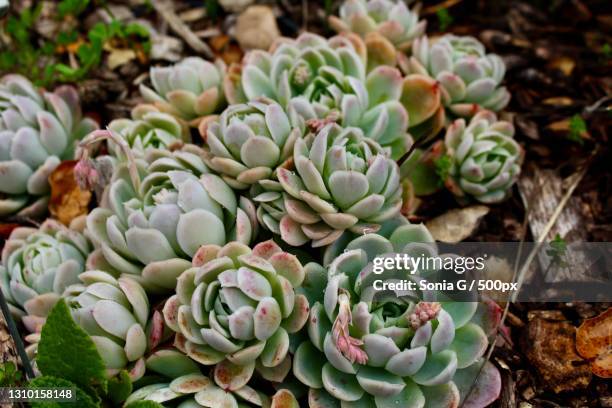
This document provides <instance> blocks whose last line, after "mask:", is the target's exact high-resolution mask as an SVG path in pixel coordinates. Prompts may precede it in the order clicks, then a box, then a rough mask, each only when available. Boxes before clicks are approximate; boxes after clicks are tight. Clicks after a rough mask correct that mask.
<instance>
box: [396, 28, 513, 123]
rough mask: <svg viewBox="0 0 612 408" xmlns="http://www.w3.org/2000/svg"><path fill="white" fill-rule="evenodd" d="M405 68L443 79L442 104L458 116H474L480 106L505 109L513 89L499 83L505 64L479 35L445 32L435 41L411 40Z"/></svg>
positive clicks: (425, 39) (438, 79) (498, 109)
mask: <svg viewBox="0 0 612 408" xmlns="http://www.w3.org/2000/svg"><path fill="white" fill-rule="evenodd" d="M403 66H404V69H405V70H407V71H409V72H411V73H416V74H423V75H429V76H431V77H432V78H434V79H435V80H436V81H438V82H439V83H440V88H441V92H442V101H443V104H444V105H445V106H446V107H447V108H448V110H449V111H450V112H452V113H453V114H454V115H456V116H463V117H466V116H467V117H469V116H473V115H474V114H475V113H476V112H478V111H479V110H481V109H488V110H492V111H495V112H497V111H500V110H502V109H503V108H504V107H505V106H506V105H507V104H508V102H509V101H510V93H509V92H508V90H507V89H506V87H504V86H500V83H501V82H502V81H503V79H504V75H505V73H506V67H505V65H504V62H503V61H502V59H501V58H500V57H499V56H498V55H496V54H487V53H486V50H485V47H484V45H483V44H482V43H480V42H479V41H478V40H477V39H475V38H473V37H469V36H463V37H460V36H455V35H452V34H446V35H444V36H443V37H441V38H439V39H437V40H436V41H431V42H430V41H429V39H428V38H427V37H426V36H424V37H421V38H418V39H417V40H415V41H414V43H413V44H412V57H411V58H410V59H409V60H408V61H407V62H406V63H405V64H403Z"/></svg>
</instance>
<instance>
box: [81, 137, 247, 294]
mask: <svg viewBox="0 0 612 408" xmlns="http://www.w3.org/2000/svg"><path fill="white" fill-rule="evenodd" d="M94 136H95V135H94ZM201 154H202V151H201V149H200V148H198V147H197V146H194V145H185V146H184V147H183V148H182V149H181V150H176V151H173V152H169V151H167V150H152V151H149V152H148V153H147V155H146V157H145V160H137V159H136V160H135V161H128V162H126V163H123V164H120V165H119V166H118V167H117V169H116V171H115V173H114V175H113V179H112V181H111V183H110V185H109V186H108V187H107V193H106V197H105V200H104V203H103V204H104V205H102V206H100V207H98V208H95V209H94V210H93V211H92V212H91V213H90V214H89V215H88V216H87V231H88V234H89V236H91V239H92V241H93V242H94V243H95V244H96V245H97V246H98V247H99V248H100V249H101V252H102V254H103V256H104V258H105V259H106V261H107V262H108V264H110V265H111V266H112V267H114V268H115V269H116V270H117V271H120V272H121V273H124V274H129V275H130V276H131V277H132V278H133V279H136V280H137V281H138V282H139V283H141V284H142V285H143V286H144V287H145V289H146V290H147V291H151V292H169V291H172V290H174V287H175V286H176V277H177V276H178V275H179V274H180V273H182V272H183V271H184V270H185V269H188V268H190V267H191V262H190V260H191V257H192V256H193V255H194V254H195V253H196V251H197V249H198V248H199V247H200V246H201V245H204V244H216V245H223V244H225V243H226V242H228V241H233V240H237V241H240V242H243V243H247V244H248V243H250V242H251V240H252V239H253V238H254V237H255V236H256V232H257V219H256V215H255V206H254V205H253V203H252V202H251V201H249V200H248V199H247V198H245V197H237V196H236V194H235V193H234V191H233V190H232V189H231V188H230V187H229V186H228V185H227V184H226V183H225V182H224V181H223V179H221V177H219V176H217V175H214V174H211V173H210V172H209V170H208V168H207V167H206V165H205V164H204V162H203V161H202V159H201Z"/></svg>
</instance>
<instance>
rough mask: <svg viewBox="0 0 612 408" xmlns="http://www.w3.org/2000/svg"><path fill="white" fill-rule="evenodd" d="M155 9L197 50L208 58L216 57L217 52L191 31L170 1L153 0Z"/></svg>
mask: <svg viewBox="0 0 612 408" xmlns="http://www.w3.org/2000/svg"><path fill="white" fill-rule="evenodd" d="M151 3H152V4H153V8H155V11H157V12H158V13H159V15H160V16H161V17H162V18H163V19H164V20H165V21H166V22H167V23H168V25H169V26H170V28H172V30H173V31H174V32H175V33H176V34H178V35H179V36H180V37H181V38H182V39H183V40H185V42H186V43H187V44H189V46H190V47H191V48H193V49H194V50H195V51H197V52H200V53H202V54H204V56H205V57H206V58H209V59H214V58H215V54H214V53H213V52H212V50H211V49H210V47H209V46H208V45H207V44H206V43H205V42H204V41H202V40H200V38H198V36H197V35H196V34H195V33H194V32H193V31H191V29H190V28H189V27H188V26H187V24H185V23H184V22H183V21H182V20H181V19H180V18H179V16H177V15H176V13H175V12H174V10H173V9H172V7H171V6H170V5H169V3H167V2H165V1H162V0H153V1H152V2H151Z"/></svg>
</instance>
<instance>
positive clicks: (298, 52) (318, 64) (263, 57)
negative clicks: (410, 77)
mask: <svg viewBox="0 0 612 408" xmlns="http://www.w3.org/2000/svg"><path fill="white" fill-rule="evenodd" d="M364 63H365V45H364V44H363V41H362V40H361V39H360V38H359V37H358V36H336V37H332V38H330V39H326V38H323V37H321V36H319V35H317V34H313V33H309V32H307V33H303V34H301V35H300V36H299V37H297V38H296V39H289V38H283V39H281V40H279V41H277V42H276V43H275V44H274V45H273V46H272V47H271V50H270V52H265V51H261V50H253V51H250V52H249V53H247V54H246V55H245V57H244V60H243V61H242V64H240V65H236V64H234V65H232V66H230V69H229V72H228V75H227V77H226V79H225V82H224V88H225V94H226V96H227V99H228V101H229V102H230V103H245V102H248V101H251V100H254V99H256V98H259V97H262V96H265V97H268V98H270V99H272V100H275V101H277V102H279V103H280V104H281V105H282V106H284V107H286V106H287V104H288V103H289V100H290V99H291V98H293V97H295V96H299V95H302V94H304V93H307V92H308V89H309V88H312V87H317V83H318V82H319V81H320V80H321V79H322V78H321V76H322V75H327V76H329V75H330V73H331V74H333V75H335V76H340V77H345V76H350V77H353V78H356V79H358V80H361V81H363V80H364V79H365V65H364Z"/></svg>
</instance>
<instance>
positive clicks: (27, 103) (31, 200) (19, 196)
mask: <svg viewBox="0 0 612 408" xmlns="http://www.w3.org/2000/svg"><path fill="white" fill-rule="evenodd" d="M96 128H97V125H96V123H95V122H94V121H93V120H91V119H88V118H85V119H84V118H82V116H81V107H80V105H79V97H78V94H77V92H76V90H75V89H74V88H72V87H70V86H61V87H58V88H57V89H56V90H55V91H54V92H53V93H51V92H43V91H40V90H38V89H37V88H35V87H34V85H33V84H32V83H31V82H30V81H28V80H27V79H26V78H24V77H22V76H20V75H15V74H11V75H6V76H4V77H3V78H2V79H0V217H1V216H5V215H8V214H13V213H15V212H18V211H20V210H21V212H20V214H21V215H24V216H25V215H38V214H40V213H44V212H46V208H47V202H48V193H49V190H50V187H49V182H48V180H47V179H48V177H49V175H50V174H51V173H52V172H53V170H54V169H55V168H56V167H57V166H58V165H59V164H60V162H61V161H62V160H65V159H72V158H73V154H74V147H75V142H76V141H77V140H79V139H81V138H82V137H83V136H84V135H86V134H87V133H89V132H90V131H92V130H94V129H96ZM26 206H27V207H26ZM24 207H26V208H24Z"/></svg>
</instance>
